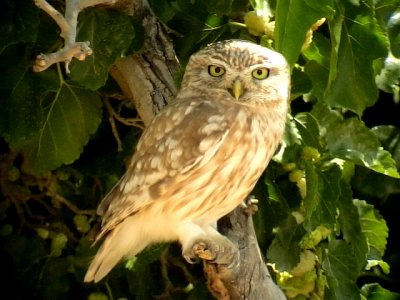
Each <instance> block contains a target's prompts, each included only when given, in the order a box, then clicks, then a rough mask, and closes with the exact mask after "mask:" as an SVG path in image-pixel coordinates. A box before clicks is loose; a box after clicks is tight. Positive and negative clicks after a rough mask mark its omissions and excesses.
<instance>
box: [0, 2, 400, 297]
mask: <svg viewBox="0 0 400 300" xmlns="http://www.w3.org/2000/svg"><path fill="white" fill-rule="evenodd" d="M150 4H151V6H152V8H153V10H154V11H155V13H156V14H157V15H158V16H159V18H160V19H161V20H162V21H163V22H165V23H166V24H167V25H168V26H169V27H170V28H172V29H173V30H174V31H175V32H176V33H178V34H176V35H174V45H175V48H176V51H177V55H178V57H179V59H180V61H181V62H182V64H184V63H185V62H186V61H187V59H188V57H189V56H190V54H191V53H193V52H194V51H196V50H198V49H199V48H201V47H202V46H204V45H206V44H207V43H210V42H213V41H216V40H221V39H229V38H240V39H248V40H252V41H254V42H257V43H260V44H262V45H265V46H269V47H272V48H275V49H277V50H279V51H280V52H282V53H283V54H284V55H285V56H286V57H287V59H288V61H289V63H290V65H291V68H292V74H293V75H292V111H291V116H290V118H289V120H288V124H287V130H286V135H285V139H284V142H283V145H282V147H281V149H280V151H279V153H277V155H276V156H275V158H274V162H272V163H271V164H270V166H269V168H268V170H267V172H266V173H265V175H264V177H263V178H261V179H260V181H259V184H258V185H257V188H256V189H255V191H254V193H255V194H256V195H257V197H258V198H259V200H260V210H259V212H258V213H257V215H256V216H255V222H256V227H257V233H258V238H259V242H260V246H261V248H262V251H263V252H264V254H266V257H267V258H268V262H269V266H270V267H271V271H272V272H273V274H274V276H275V277H276V281H277V282H278V283H279V285H280V286H281V287H282V288H283V289H284V291H285V292H286V294H287V296H288V297H290V298H292V299H395V298H396V297H398V294H396V292H397V293H398V292H400V290H399V287H398V286H396V285H395V284H394V282H395V281H396V280H397V281H399V280H400V278H399V276H400V275H399V274H400V260H399V257H400V245H399V242H398V238H397V237H398V234H399V229H398V228H400V226H399V220H398V214H399V213H400V211H399V207H400V206H399V204H398V201H400V200H399V194H400V188H399V187H400V181H399V177H400V176H399V173H398V168H399V167H400V142H399V141H400V129H399V123H396V121H397V120H398V116H399V112H400V110H399V106H398V105H399V104H397V103H396V100H398V99H399V94H398V93H399V77H400V76H399V74H400V68H399V66H400V63H399V59H400V53H399V49H400V23H399V7H398V4H397V1H396V0H376V1H372V0H324V1H320V0H301V1H299V0H274V1H273V0H271V1H268V2H267V1H266V0H252V1H249V2H248V1H245V0H223V1H205V0H195V1H184V0H174V1H173V0H162V1H159V0H152V1H150ZM54 5H61V6H59V7H57V8H58V9H60V10H62V5H63V4H60V2H55V3H54ZM0 6H1V7H0V14H1V17H0V28H1V31H2V37H1V39H0V66H1V68H0V70H1V71H0V72H1V74H2V75H1V78H2V80H1V81H0V94H1V102H0V103H1V104H0V105H1V107H0V136H1V137H2V138H1V140H0V151H1V161H0V174H1V176H0V186H1V194H2V200H1V202H0V219H1V225H0V226H1V227H0V240H1V242H2V247H1V248H0V249H1V250H0V252H1V255H0V259H1V265H2V270H1V272H2V273H3V274H2V275H4V276H2V278H5V279H3V286H4V287H5V288H4V290H3V293H4V294H10V293H11V294H13V295H14V296H15V297H14V298H15V299H25V298H30V299H32V298H33V299H70V298H73V299H75V298H88V299H112V298H115V299H117V298H121V297H126V298H129V299H133V298H136V299H149V298H151V297H153V296H157V295H159V296H160V298H162V299H169V298H173V299H207V298H210V296H209V294H208V292H207V290H206V288H205V283H204V280H203V278H202V271H201V266H189V265H187V264H185V263H183V261H182V260H181V258H180V254H179V252H180V250H179V247H177V246H176V245H175V244H172V245H160V246H157V247H153V248H150V249H148V250H146V251H145V252H144V253H143V254H141V255H140V256H138V257H137V258H134V259H131V260H129V261H128V262H126V263H125V264H121V266H120V267H119V268H117V269H116V270H114V271H113V272H112V274H111V275H110V276H109V277H108V279H107V280H106V281H104V282H102V283H100V284H98V285H86V284H83V282H82V279H83V275H84V273H85V270H86V267H87V265H88V262H89V261H90V259H91V257H92V255H93V254H94V252H95V250H96V249H94V248H91V247H90V244H91V240H92V238H93V235H94V234H95V232H96V228H97V227H96V226H97V225H96V224H98V222H97V221H98V220H97V219H96V218H95V214H94V209H95V207H96V206H97V204H98V202H99V200H100V199H101V197H102V196H104V195H105V194H106V192H107V191H108V190H109V189H110V188H111V187H112V186H113V184H115V183H116V181H117V180H118V178H119V176H121V174H122V173H123V169H124V163H125V162H126V160H127V159H129V156H130V154H131V152H132V149H133V145H134V144H135V142H136V140H137V137H138V135H139V133H140V130H139V129H138V128H136V127H128V126H125V125H124V123H119V120H122V121H123V120H126V119H128V118H129V119H131V118H132V119H134V118H135V117H136V113H135V111H134V109H133V108H132V107H131V105H130V104H129V103H128V102H127V101H125V100H123V98H121V97H119V96H115V95H118V94H120V91H119V88H118V87H117V86H116V84H115V83H114V82H113V80H112V79H111V78H109V75H108V70H109V68H110V66H111V65H112V63H113V62H114V61H115V60H116V59H118V58H119V57H121V56H124V55H128V54H130V53H132V52H133V51H135V50H137V49H140V46H141V44H142V42H143V30H142V28H141V27H140V25H138V24H140V20H132V18H131V17H129V16H126V15H124V14H123V13H121V12H118V11H115V10H112V9H105V8H91V9H86V10H85V11H84V12H83V13H82V14H81V15H80V17H79V33H78V39H79V40H90V42H91V45H94V49H95V50H94V51H95V54H94V55H93V56H91V57H89V58H88V59H87V60H86V61H84V62H78V61H73V63H72V64H71V73H70V74H69V75H67V74H65V73H64V72H63V71H62V68H61V67H60V66H54V67H52V68H50V69H48V70H47V71H45V72H43V73H33V72H32V68H31V67H32V58H33V57H35V56H36V55H37V54H38V53H40V52H49V51H53V50H54V49H58V48H59V47H60V46H61V39H60V38H59V37H58V28H57V26H56V24H54V23H53V21H52V20H51V19H50V18H49V17H48V16H46V15H45V14H44V13H43V12H41V11H39V9H38V8H37V7H36V6H35V5H34V3H33V1H31V0H20V1H15V0H5V1H2V2H1V4H0ZM323 18H324V19H323ZM321 19H322V20H321ZM389 93H393V94H389ZM121 99H122V100H121ZM116 111H118V113H119V114H120V115H121V117H120V118H119V119H118V120H117V119H112V116H113V115H112V114H111V113H112V112H116ZM110 119H111V123H109V120H110ZM116 132H118V136H116ZM116 137H118V139H119V140H120V142H121V145H122V146H123V151H119V152H118V151H117V143H116V142H115V138H116ZM22 286H23V288H16V287H22ZM7 291H9V293H7Z"/></svg>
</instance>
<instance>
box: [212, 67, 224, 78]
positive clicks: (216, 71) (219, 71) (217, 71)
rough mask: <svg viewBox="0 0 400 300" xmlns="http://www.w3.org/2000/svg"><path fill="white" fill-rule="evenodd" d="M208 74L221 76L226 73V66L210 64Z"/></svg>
mask: <svg viewBox="0 0 400 300" xmlns="http://www.w3.org/2000/svg"><path fill="white" fill-rule="evenodd" d="M208 74H210V75H211V76H213V77H220V76H222V75H224V74H225V68H224V67H220V66H217V65H209V66H208Z"/></svg>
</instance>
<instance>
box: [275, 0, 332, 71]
mask: <svg viewBox="0 0 400 300" xmlns="http://www.w3.org/2000/svg"><path fill="white" fill-rule="evenodd" d="M332 6H333V5H332V1H331V0H323V1H319V0H280V1H277V4H276V12H275V18H276V27H275V28H276V29H275V43H276V50H278V51H279V52H281V53H282V54H283V55H284V56H285V57H286V59H287V60H288V62H289V64H290V65H293V64H294V63H295V62H296V60H297V58H298V56H299V54H300V51H301V47H302V46H303V43H304V42H305V38H306V34H307V32H308V31H309V30H310V28H311V26H312V25H313V24H314V23H315V22H316V21H318V20H319V19H321V18H323V17H328V16H330V15H332V13H333V8H332Z"/></svg>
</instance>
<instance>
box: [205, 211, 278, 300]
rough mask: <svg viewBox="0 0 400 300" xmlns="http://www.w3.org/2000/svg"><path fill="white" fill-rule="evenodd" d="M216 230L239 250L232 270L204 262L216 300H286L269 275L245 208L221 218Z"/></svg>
mask: <svg viewBox="0 0 400 300" xmlns="http://www.w3.org/2000/svg"><path fill="white" fill-rule="evenodd" d="M218 230H219V231H220V232H221V233H222V234H223V235H225V236H226V237H228V238H229V239H230V240H231V242H233V244H234V245H235V246H236V247H237V248H238V249H239V251H240V258H239V263H236V264H234V265H233V266H227V265H217V264H213V263H208V262H205V264H204V265H205V266H204V271H205V273H206V276H207V278H208V285H209V288H210V289H211V290H212V292H213V293H214V295H215V296H216V297H217V298H218V299H232V300H233V299H235V300H236V299H250V300H251V299H254V300H258V299H266V300H268V299H271V300H272V299H273V300H284V299H286V297H285V296H284V294H283V292H282V291H281V290H280V289H279V288H278V286H277V285H275V283H274V282H273V280H272V278H271V276H270V274H269V271H268V268H267V266H266V264H265V262H264V260H263V258H262V255H261V253H260V249H259V247H258V243H257V237H256V233H255V231H254V225H253V220H252V218H251V215H250V214H249V213H248V211H247V210H246V208H245V207H244V206H239V207H238V208H236V209H235V210H234V211H233V212H231V213H230V214H229V215H227V216H225V217H224V218H222V219H221V220H220V221H219V222H218ZM227 295H229V296H227Z"/></svg>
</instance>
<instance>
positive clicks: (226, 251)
mask: <svg viewBox="0 0 400 300" xmlns="http://www.w3.org/2000/svg"><path fill="white" fill-rule="evenodd" d="M182 255H183V257H184V258H185V259H186V261H187V262H189V263H191V264H193V263H195V262H196V261H198V259H202V260H205V261H207V262H211V263H216V264H224V265H232V264H237V263H238V261H239V251H238V249H237V248H236V246H235V245H234V244H233V243H232V242H231V241H230V240H228V239H227V238H226V237H224V236H218V235H215V236H202V237H200V238H199V239H197V240H195V241H194V242H193V244H192V245H191V246H189V247H187V248H186V249H183V252H182Z"/></svg>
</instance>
